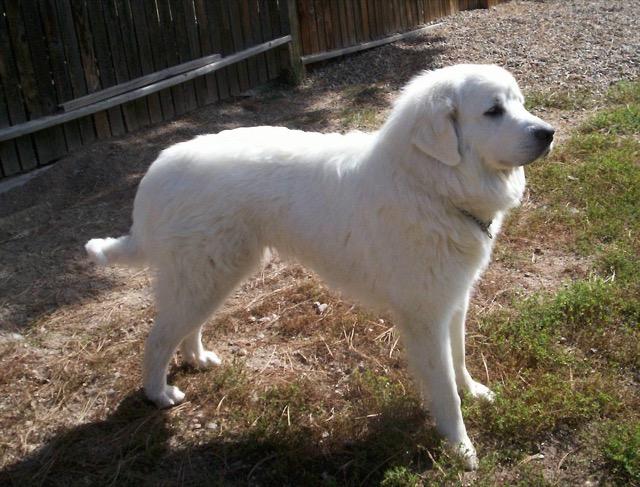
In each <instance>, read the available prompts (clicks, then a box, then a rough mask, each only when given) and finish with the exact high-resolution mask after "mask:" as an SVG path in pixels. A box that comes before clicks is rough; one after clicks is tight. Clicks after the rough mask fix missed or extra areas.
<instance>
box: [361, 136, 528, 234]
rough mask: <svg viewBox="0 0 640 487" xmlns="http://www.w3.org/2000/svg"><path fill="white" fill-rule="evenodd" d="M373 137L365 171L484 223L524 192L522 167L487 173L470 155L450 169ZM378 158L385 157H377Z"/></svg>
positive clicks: (517, 201) (514, 203) (406, 146)
mask: <svg viewBox="0 0 640 487" xmlns="http://www.w3.org/2000/svg"><path fill="white" fill-rule="evenodd" d="M383 130H384V127H383ZM398 132H400V131H398ZM398 135H399V134H398ZM374 137H375V139H374V142H373V146H372V148H371V152H370V153H372V154H376V157H366V156H365V158H364V159H363V160H362V161H361V168H362V169H364V170H365V171H372V172H375V173H378V172H386V173H387V174H385V177H388V178H394V179H398V178H400V179H404V180H405V181H404V184H406V185H407V187H411V188H413V189H414V190H416V191H418V192H420V193H422V194H425V195H428V196H429V198H430V199H432V200H433V199H434V198H438V199H440V200H441V201H442V203H443V205H444V206H445V207H450V208H457V209H458V210H464V211H466V212H468V213H470V214H472V215H473V216H474V217H476V218H477V219H478V220H481V221H484V222H489V221H493V220H495V219H497V218H498V217H499V216H500V215H501V214H502V213H504V212H505V211H507V210H509V209H510V208H513V207H515V206H518V205H519V204H520V200H521V198H522V195H523V193H524V188H525V178H524V170H523V168H522V167H514V168H513V169H508V170H494V169H489V168H487V166H486V165H485V163H484V162H483V161H481V160H473V156H472V155H471V154H470V153H466V154H463V160H462V162H461V163H460V164H459V165H458V166H454V167H451V166H447V165H445V164H443V163H442V162H440V161H438V160H436V159H434V158H432V157H429V156H427V155H425V154H424V153H423V152H421V151H420V150H419V149H417V148H416V147H414V146H412V145H411V143H410V141H408V140H403V141H401V142H400V143H398V144H397V145H396V146H394V147H388V146H385V144H384V141H385V140H394V138H388V137H384V136H380V135H379V134H375V135H374ZM404 138H405V139H406V138H407V136H406V135H404ZM403 146H404V148H403ZM381 154H384V155H386V157H380V155H381Z"/></svg>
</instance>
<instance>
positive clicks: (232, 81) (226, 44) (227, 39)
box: [218, 0, 241, 95]
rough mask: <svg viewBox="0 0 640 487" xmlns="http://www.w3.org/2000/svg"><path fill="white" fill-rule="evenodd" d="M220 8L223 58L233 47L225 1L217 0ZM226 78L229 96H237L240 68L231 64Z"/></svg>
mask: <svg viewBox="0 0 640 487" xmlns="http://www.w3.org/2000/svg"><path fill="white" fill-rule="evenodd" d="M218 3H219V6H220V23H219V26H220V42H221V47H222V53H223V55H224V56H228V55H229V54H233V53H234V52H235V46H234V42H233V34H232V32H231V22H230V19H229V17H230V14H229V10H228V9H227V5H226V3H227V2H225V1H222V0H218ZM227 77H228V80H229V94H230V95H238V94H239V93H240V91H241V86H240V66H239V63H238V64H233V65H232V66H229V67H228V68H227Z"/></svg>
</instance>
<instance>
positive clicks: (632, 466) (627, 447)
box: [603, 421, 640, 485]
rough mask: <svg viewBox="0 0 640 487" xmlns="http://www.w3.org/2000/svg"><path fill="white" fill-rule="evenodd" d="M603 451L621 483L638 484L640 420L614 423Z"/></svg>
mask: <svg viewBox="0 0 640 487" xmlns="http://www.w3.org/2000/svg"><path fill="white" fill-rule="evenodd" d="M603 452H604V455H605V458H606V459H607V464H608V466H609V468H610V469H611V471H612V472H613V474H614V475H615V476H616V479H617V480H618V481H619V482H620V484H621V485H622V484H627V485H628V483H631V484H635V485H638V484H640V422H638V421H635V422H632V423H626V424H618V425H614V426H613V430H612V431H611V432H610V433H609V435H608V436H607V438H606V441H605V443H604V446H603Z"/></svg>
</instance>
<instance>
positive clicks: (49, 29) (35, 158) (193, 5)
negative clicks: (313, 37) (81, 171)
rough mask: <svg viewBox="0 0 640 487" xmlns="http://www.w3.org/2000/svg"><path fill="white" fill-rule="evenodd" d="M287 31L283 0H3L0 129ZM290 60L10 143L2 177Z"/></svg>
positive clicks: (172, 112) (247, 68) (256, 80)
mask: <svg viewBox="0 0 640 487" xmlns="http://www.w3.org/2000/svg"><path fill="white" fill-rule="evenodd" d="M280 3H282V2H280ZM288 31H289V26H288V17H287V12H286V9H283V8H282V6H281V5H280V4H279V3H278V0H251V1H250V0H234V1H228V0H104V1H103V0H100V1H98V0H85V1H83V0H25V1H21V0H0V131H1V130H2V129H3V128H7V127H9V126H24V124H25V122H28V121H31V120H41V119H42V118H43V117H47V116H51V115H60V114H61V113H64V111H65V110H64V109H63V105H64V104H65V102H69V101H71V100H76V99H78V98H81V97H83V96H86V95H88V94H94V93H100V92H102V91H103V90H104V89H106V88H110V87H114V86H119V85H121V84H123V83H125V82H128V81H131V80H134V79H138V78H140V77H143V76H145V75H149V74H151V73H154V72H158V71H161V70H165V69H166V68H169V67H172V66H176V65H181V64H183V63H186V62H188V61H192V60H195V59H200V58H202V57H205V56H208V55H211V54H214V53H219V54H221V55H222V56H229V55H232V54H234V53H237V52H239V51H242V50H244V49H247V48H249V47H251V46H255V45H256V44H259V43H262V42H264V41H268V40H271V39H274V38H278V37H281V36H282V35H284V34H283V33H286V32H288ZM286 63H288V60H287V59H286V58H285V57H283V56H282V55H281V53H279V52H277V51H268V52H264V53H261V54H259V55H257V56H252V57H250V58H248V59H246V60H244V61H241V62H238V63H235V64H233V65H230V66H228V67H226V68H224V69H219V70H217V71H215V72H212V73H210V74H207V75H204V76H200V77H197V78H195V79H192V80H189V81H187V82H185V83H182V84H180V85H177V86H173V87H171V88H166V89H163V90H161V91H159V92H156V93H153V94H151V95H149V96H145V97H143V98H138V99H136V100H133V101H129V102H126V103H123V104H121V105H116V106H113V107H111V108H109V109H108V110H104V111H100V112H97V113H94V114H92V115H89V116H85V117H82V118H79V119H76V120H71V121H68V122H65V123H62V124H60V125H56V126H53V127H50V128H46V129H43V130H38V131H37V132H34V133H32V134H28V135H23V136H19V137H17V138H15V139H12V140H5V141H3V142H0V162H1V164H0V166H1V174H0V176H10V175H13V174H17V173H20V172H26V171H29V170H31V169H33V168H35V167H37V166H41V165H44V164H47V163H49V162H51V161H54V160H56V159H58V158H60V157H61V156H63V155H64V154H66V153H68V152H71V151H73V150H75V149H77V148H78V147H80V146H83V145H86V144H89V143H91V142H93V141H94V140H95V139H104V138H108V137H111V136H118V135H122V134H124V133H126V132H130V131H132V130H135V129H137V128H140V127H143V126H145V125H149V124H151V123H157V122H161V121H165V120H171V119H173V118H175V117H176V116H178V115H181V114H183V113H186V112H188V111H190V110H193V109H195V108H197V107H199V106H203V105H206V104H208V103H211V102H214V101H216V100H218V99H222V98H227V97H229V96H232V95H234V94H238V93H240V92H242V91H245V90H247V89H249V88H251V87H253V86H256V85H258V84H260V83H264V82H265V81H267V80H269V79H272V78H274V77H276V76H278V74H279V72H280V70H281V69H282V67H283V66H284V65H285V64H286ZM72 115H73V113H72ZM63 120H64V118H63Z"/></svg>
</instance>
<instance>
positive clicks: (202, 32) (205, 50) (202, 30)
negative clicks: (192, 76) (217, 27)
mask: <svg viewBox="0 0 640 487" xmlns="http://www.w3.org/2000/svg"><path fill="white" fill-rule="evenodd" d="M205 3H207V2H206V0H195V2H194V6H195V9H196V18H197V19H198V26H197V27H198V39H199V42H200V52H201V54H202V55H203V56H208V55H209V54H213V49H212V46H211V34H210V32H209V29H210V24H209V22H210V21H209V17H208V15H207V9H206V6H205ZM205 85H206V99H205V103H207V104H208V103H213V102H214V101H216V100H217V99H218V82H217V80H216V75H215V73H210V74H207V75H206V76H205Z"/></svg>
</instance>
